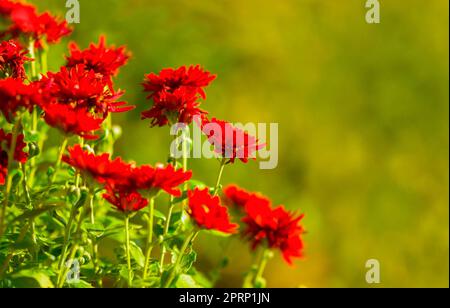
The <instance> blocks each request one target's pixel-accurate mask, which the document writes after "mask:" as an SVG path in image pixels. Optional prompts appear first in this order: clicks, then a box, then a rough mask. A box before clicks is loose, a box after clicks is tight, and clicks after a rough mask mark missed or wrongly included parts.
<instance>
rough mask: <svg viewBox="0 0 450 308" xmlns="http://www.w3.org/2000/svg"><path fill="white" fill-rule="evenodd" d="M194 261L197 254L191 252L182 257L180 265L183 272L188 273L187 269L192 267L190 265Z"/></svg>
mask: <svg viewBox="0 0 450 308" xmlns="http://www.w3.org/2000/svg"><path fill="white" fill-rule="evenodd" d="M196 260H197V253H196V252H195V251H193V250H192V251H191V252H190V253H188V254H187V255H185V256H183V259H182V260H181V265H180V267H181V269H182V270H183V272H187V271H189V269H190V268H191V267H192V265H193V264H194V263H195V261H196Z"/></svg>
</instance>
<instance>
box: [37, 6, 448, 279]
mask: <svg viewBox="0 0 450 308" xmlns="http://www.w3.org/2000/svg"><path fill="white" fill-rule="evenodd" d="M34 2H35V3H36V4H37V5H38V6H39V8H40V9H41V10H44V9H51V10H52V11H53V12H58V13H60V14H61V15H62V14H65V10H66V9H65V1H64V0H39V1H34ZM380 2H381V24H379V25H369V24H367V23H366V22H365V14H366V9H365V7H364V4H365V0H345V1H331V0H283V1H275V0H227V1H225V0H189V1H187V0H126V1H124V0H96V1H90V0H89V1H88V0H80V3H81V23H80V24H79V25H76V28H75V33H74V35H73V36H72V39H73V40H75V41H76V42H78V43H79V44H80V45H81V46H82V47H83V48H84V47H86V46H87V45H88V43H89V42H91V41H98V36H99V35H100V34H106V35H107V38H108V42H109V43H113V44H116V45H122V44H123V45H126V46H127V47H128V48H129V49H130V50H131V51H132V53H133V59H132V60H131V61H130V63H129V65H128V66H126V67H125V68H124V69H122V71H121V74H120V76H119V78H118V79H117V84H118V86H120V87H121V88H122V89H125V90H126V91H127V94H126V96H125V98H126V99H127V100H128V101H129V102H130V103H133V104H136V105H137V106H138V108H137V110H136V111H135V112H131V113H128V114H123V115H115V116H114V121H115V123H119V124H120V125H122V126H123V129H124V135H123V137H122V138H121V140H120V141H119V143H118V144H117V148H116V150H117V154H120V155H123V156H124V157H125V158H126V159H129V160H135V161H137V162H138V163H152V164H153V163H155V162H158V161H162V162H164V161H165V159H166V156H167V154H166V153H167V151H168V150H167V147H168V144H169V140H170V138H169V136H168V133H167V128H154V129H150V128H149V125H148V123H147V122H143V121H139V113H140V112H141V111H143V110H145V109H148V108H149V106H150V104H149V102H148V101H146V100H145V95H144V94H143V93H142V90H141V87H140V85H139V84H140V82H141V81H142V79H143V76H144V74H145V73H149V72H158V71H159V70H160V69H162V68H164V67H175V66H180V65H184V64H197V63H198V64H201V65H203V66H204V67H205V68H207V69H208V70H210V71H211V72H213V73H216V74H218V79H217V80H216V81H215V82H214V83H213V85H212V86H211V87H210V88H209V89H208V90H207V92H208V99H207V101H206V102H205V103H204V104H203V107H204V108H205V109H207V110H209V111H210V113H211V114H212V115H214V116H216V117H218V118H223V119H227V120H229V121H232V122H233V121H234V122H244V123H245V122H249V121H252V122H267V123H270V122H276V123H279V124H280V136H279V145H280V153H279V166H278V168H276V169H275V170H271V171H261V170H259V169H258V165H257V164H256V163H254V162H251V163H249V164H248V165H243V164H241V163H237V164H236V165H234V166H232V167H229V168H227V169H226V172H225V176H224V182H225V183H239V184H240V185H241V186H243V187H245V188H248V189H251V190H257V191H261V192H263V193H265V194H267V195H269V196H271V197H272V198H273V200H274V202H276V203H278V204H285V205H286V206H287V207H289V208H290V209H295V210H300V211H302V212H304V213H306V218H305V220H304V223H305V226H306V228H307V229H308V234H307V235H306V236H305V240H306V243H307V250H306V258H305V259H304V260H302V261H299V262H297V265H296V266H295V267H294V268H291V267H288V266H287V265H285V264H284V263H283V261H282V260H281V258H280V257H279V256H277V258H276V259H275V260H274V261H272V263H270V265H269V269H268V271H267V274H266V278H267V280H268V285H269V286H270V287H298V286H306V287H368V286H369V285H368V284H366V282H365V272H366V269H365V263H366V260H368V259H371V258H375V259H378V260H379V261H380V262H381V279H382V284H381V286H382V287H448V285H449V267H448V266H449V220H448V219H449V191H448V185H449V165H448V162H449V160H448V155H449V135H448V132H449V118H448V114H449V110H448V107H449V91H448V89H449V88H448V82H449V71H448V69H449V63H448V55H449V50H448V43H449V42H448V38H449V36H448V34H449V33H448V24H449V19H448V18H449V16H448V9H449V8H448V6H449V2H448V1H447V0H429V1H422V0H412V1H407V2H405V1H404V0H390V1H382V0H381V1H380ZM65 43H66V42H65ZM66 50H67V49H66V47H65V44H62V45H60V46H58V47H54V48H52V50H51V52H50V54H51V56H52V62H51V63H50V64H51V68H52V69H53V70H57V69H58V66H59V65H61V64H62V63H63V61H62V56H63V54H64V53H65V52H66ZM191 164H192V167H193V170H194V174H195V176H196V178H197V179H199V180H202V181H205V182H206V183H210V184H211V185H212V184H213V182H214V179H215V177H216V173H217V167H218V166H217V162H216V161H214V160H212V161H207V160H198V161H194V162H192V163H191ZM164 208H165V205H161V209H164ZM222 245H223V243H222V242H221V241H218V240H216V239H212V238H208V237H203V238H201V240H200V241H199V246H200V247H199V249H200V252H201V253H200V255H201V256H200V260H199V261H200V262H199V264H200V268H202V269H203V270H208V269H210V268H212V267H214V265H215V264H216V263H217V262H218V260H220V258H221V256H222V255H223V250H222V249H221V247H222ZM228 251H229V252H231V259H230V265H229V266H228V268H227V269H226V270H225V272H224V276H223V278H222V279H221V281H220V286H239V285H241V282H242V273H243V272H244V271H246V270H247V269H248V268H249V266H250V264H251V254H250V252H249V249H248V247H247V245H245V244H241V243H239V241H235V242H234V243H233V244H232V245H231V248H229V250H228Z"/></svg>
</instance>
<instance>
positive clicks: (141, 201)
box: [103, 188, 148, 213]
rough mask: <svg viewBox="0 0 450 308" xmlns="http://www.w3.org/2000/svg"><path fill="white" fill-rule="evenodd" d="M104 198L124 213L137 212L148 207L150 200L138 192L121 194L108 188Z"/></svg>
mask: <svg viewBox="0 0 450 308" xmlns="http://www.w3.org/2000/svg"><path fill="white" fill-rule="evenodd" d="M106 190H107V193H105V194H103V198H105V200H106V201H108V202H109V203H111V204H112V205H113V206H114V207H115V208H116V209H117V210H119V211H121V212H123V213H130V212H137V211H139V210H142V209H143V208H145V207H146V206H147V205H148V200H147V199H145V198H143V197H142V195H141V194H139V193H138V192H131V193H129V192H120V191H114V190H113V189H111V188H107V189H106Z"/></svg>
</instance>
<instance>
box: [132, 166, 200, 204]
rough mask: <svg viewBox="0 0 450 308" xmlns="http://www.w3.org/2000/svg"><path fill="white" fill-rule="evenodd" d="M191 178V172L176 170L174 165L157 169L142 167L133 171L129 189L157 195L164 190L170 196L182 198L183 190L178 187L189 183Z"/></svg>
mask: <svg viewBox="0 0 450 308" xmlns="http://www.w3.org/2000/svg"><path fill="white" fill-rule="evenodd" d="M191 177H192V172H191V171H188V172H184V171H183V170H182V169H179V170H175V168H174V167H173V166H172V165H168V166H167V167H163V166H158V167H156V168H153V167H152V166H141V167H138V168H134V169H133V170H132V173H131V177H130V183H131V185H130V186H131V188H129V189H136V190H150V191H153V193H155V194H156V193H157V192H158V191H159V190H161V189H162V190H164V191H165V192H167V193H168V194H170V195H173V196H175V197H180V196H181V190H180V189H179V188H178V186H180V185H181V184H183V183H184V182H186V181H189V180H190V179H191Z"/></svg>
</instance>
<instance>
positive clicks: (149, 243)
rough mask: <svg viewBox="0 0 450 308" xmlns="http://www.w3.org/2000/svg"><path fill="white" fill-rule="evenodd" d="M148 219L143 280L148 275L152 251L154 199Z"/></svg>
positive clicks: (151, 202)
mask: <svg viewBox="0 0 450 308" xmlns="http://www.w3.org/2000/svg"><path fill="white" fill-rule="evenodd" d="M149 211H150V212H149V217H148V234H147V251H146V253H145V264H144V273H143V279H145V278H147V275H148V267H149V265H150V256H151V254H152V250H153V216H154V215H155V213H154V212H155V199H154V198H151V199H150V206H149Z"/></svg>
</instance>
